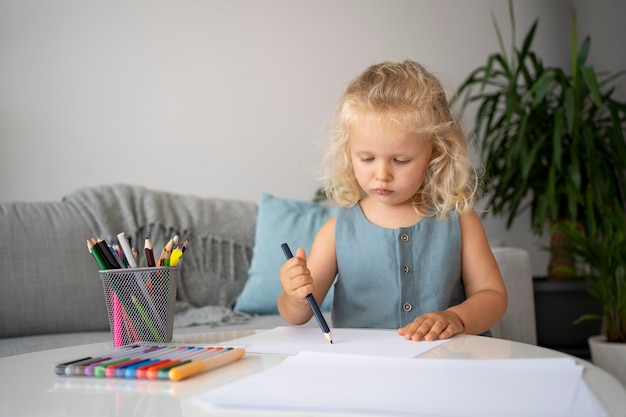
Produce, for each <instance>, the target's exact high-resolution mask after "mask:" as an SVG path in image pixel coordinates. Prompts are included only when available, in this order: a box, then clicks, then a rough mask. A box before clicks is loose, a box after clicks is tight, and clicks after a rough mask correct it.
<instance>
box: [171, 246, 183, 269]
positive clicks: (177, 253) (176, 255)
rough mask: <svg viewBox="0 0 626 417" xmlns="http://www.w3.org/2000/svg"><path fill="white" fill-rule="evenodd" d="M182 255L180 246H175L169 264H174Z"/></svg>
mask: <svg viewBox="0 0 626 417" xmlns="http://www.w3.org/2000/svg"><path fill="white" fill-rule="evenodd" d="M182 256H183V250H182V249H181V247H176V248H174V250H173V251H172V256H171V257H170V266H176V265H177V264H178V262H179V261H180V258H181V257H182Z"/></svg>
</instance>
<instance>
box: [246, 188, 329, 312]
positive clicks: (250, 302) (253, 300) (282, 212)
mask: <svg viewBox="0 0 626 417" xmlns="http://www.w3.org/2000/svg"><path fill="white" fill-rule="evenodd" d="M334 213H335V210H334V209H332V208H327V207H324V206H322V205H320V204H315V203H309V202H304V201H295V200H290V199H283V198H278V197H275V196H273V195H270V194H263V195H262V196H261V203H260V205H259V212H258V216H257V223H256V234H255V241H254V251H253V256H252V264H251V265H250V270H249V272H248V280H247V281H246V285H245V287H244V288H243V291H242V292H241V295H239V298H238V299H237V303H236V304H235V311H241V312H244V313H248V314H278V308H277V306H276V301H277V298H278V294H280V291H281V289H282V288H281V285H280V280H279V278H278V273H279V270H280V267H281V266H282V265H283V264H284V263H285V255H284V254H283V252H282V250H281V248H280V245H281V244H282V243H288V244H289V246H290V247H291V249H292V250H293V251H294V253H295V250H296V249H297V248H299V247H301V248H304V249H305V250H306V252H307V254H308V253H309V250H310V249H311V245H312V244H313V240H314V238H315V235H316V234H317V231H318V230H319V228H320V227H322V225H323V224H324V223H325V222H326V221H327V220H328V219H329V218H330V217H332V216H333V215H334ZM332 299H333V292H332V288H331V291H330V292H329V293H328V295H327V296H326V298H325V299H324V302H323V303H322V306H321V309H322V310H325V311H328V310H329V309H330V307H331V306H332Z"/></svg>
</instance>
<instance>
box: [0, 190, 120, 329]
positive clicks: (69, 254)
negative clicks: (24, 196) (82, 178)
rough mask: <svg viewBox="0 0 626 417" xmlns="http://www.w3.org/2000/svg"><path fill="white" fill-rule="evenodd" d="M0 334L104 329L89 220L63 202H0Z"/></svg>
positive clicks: (105, 322)
mask: <svg viewBox="0 0 626 417" xmlns="http://www.w3.org/2000/svg"><path fill="white" fill-rule="evenodd" d="M0 230H2V239H0V253H1V254H2V256H0V294H2V301H1V302H0V337H15V336H23V335H33V334H40V333H55V332H78V331H97V330H108V329H109V324H108V318H107V314H106V307H105V302H104V294H103V290H102V283H101V281H100V278H99V275H98V266H97V264H96V263H95V262H94V259H93V257H92V256H91V255H90V254H89V251H88V250H87V241H86V239H87V238H88V237H90V235H91V231H90V229H89V226H88V225H87V223H85V221H84V220H83V218H82V217H81V216H80V214H79V213H78V212H77V211H76V209H74V207H72V206H70V205H69V204H64V203H61V202H50V203H3V204H0Z"/></svg>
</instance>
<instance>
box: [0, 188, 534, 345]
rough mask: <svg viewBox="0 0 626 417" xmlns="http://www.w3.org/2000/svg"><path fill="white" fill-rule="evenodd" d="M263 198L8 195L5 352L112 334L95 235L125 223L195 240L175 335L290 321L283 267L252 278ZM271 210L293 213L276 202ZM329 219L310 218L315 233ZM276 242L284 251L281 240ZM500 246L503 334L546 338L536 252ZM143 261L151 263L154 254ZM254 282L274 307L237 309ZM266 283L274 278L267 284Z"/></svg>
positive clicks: (4, 208)
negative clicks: (27, 198) (32, 198)
mask: <svg viewBox="0 0 626 417" xmlns="http://www.w3.org/2000/svg"><path fill="white" fill-rule="evenodd" d="M262 201H266V200H262ZM273 201H274V203H276V202H280V203H281V204H282V203H283V201H281V200H280V199H275V200H273ZM260 204H261V203H256V202H247V201H235V200H226V199H219V198H201V197H196V196H190V195H177V194H173V193H167V192H161V191H155V190H149V189H146V188H143V187H137V186H129V185H121V184H116V185H110V186H99V187H91V188H85V189H82V190H78V191H77V192H75V193H72V194H71V195H68V196H66V197H64V198H63V200H62V201H58V202H37V203H34V202H32V203H21V202H14V203H0V236H1V237H2V238H1V239H0V253H1V254H2V256H0V294H1V296H2V301H0V356H8V355H15V354H21V353H27V352H32V351H37V350H43V349H51V348H57V347H64V346H71V345H77V344H83V343H91V342H97V341H111V339H112V337H111V332H110V327H109V321H108V317H107V313H106V305H105V298H104V295H103V288H102V283H101V281H100V276H99V274H98V269H99V268H98V265H97V263H96V262H95V260H94V258H93V257H92V255H91V254H90V253H89V252H88V249H87V243H86V240H87V239H88V238H90V237H101V238H103V239H105V240H107V241H108V242H112V241H115V240H116V235H117V233H119V232H122V231H123V232H125V234H126V236H128V237H129V238H130V239H131V241H132V242H139V243H140V244H139V245H137V246H139V247H141V248H142V246H143V244H142V242H143V241H144V239H145V237H146V236H150V239H151V240H152V241H153V242H154V244H155V253H156V252H157V251H159V252H160V248H159V249H157V248H158V247H159V245H163V244H164V243H165V242H167V240H169V238H171V237H172V236H173V235H175V234H178V235H180V236H181V238H183V239H187V238H188V239H189V240H190V242H191V244H190V247H189V249H188V251H187V252H185V256H184V258H183V262H182V265H181V268H180V278H179V282H178V286H177V302H176V320H175V322H174V323H175V324H174V339H175V340H176V339H177V338H181V337H182V338H183V339H184V336H185V335H191V334H194V333H203V332H211V331H216V330H219V331H229V330H248V329H269V328H274V327H276V326H285V325H287V324H286V323H285V322H284V321H283V320H282V319H281V318H280V317H279V316H278V315H277V314H275V310H272V308H273V306H272V305H271V304H272V303H274V298H273V297H274V296H275V294H274V293H275V292H276V291H278V289H277V288H279V287H277V286H278V285H279V284H278V283H277V278H276V275H275V274H277V272H276V273H273V274H272V273H269V275H273V276H271V277H264V278H263V279H267V281H258V280H257V278H258V277H255V278H254V281H255V282H252V281H253V279H252V278H250V279H249V274H250V273H251V266H252V264H253V259H254V257H253V255H254V254H255V251H256V253H257V255H258V256H261V254H260V252H261V250H260V249H259V246H257V247H256V249H255V240H256V244H257V245H260V244H261V243H263V242H261V241H260V240H258V236H259V233H260V231H259V230H258V228H257V226H258V225H257V216H258V214H259V205H260ZM294 204H300V203H294ZM302 204H311V203H302ZM292 208H293V207H292ZM265 211H266V213H268V214H275V215H278V216H283V218H285V222H288V221H289V220H288V219H287V218H288V217H289V216H285V215H284V214H282V213H275V211H276V210H270V208H269V206H268V208H266V209H265ZM292 212H294V213H296V217H294V218H293V219H292V220H293V221H297V222H299V223H302V221H301V219H300V218H299V217H297V216H301V215H302V207H301V206H297V207H296V210H295V211H294V210H292ZM279 220H280V219H279ZM309 220H310V219H309ZM322 220H323V219H322V218H321V217H320V218H317V220H316V222H317V223H316V222H311V221H309V223H308V226H309V229H310V232H311V233H312V231H313V230H314V229H315V228H316V227H317V225H318V224H319V222H320V221H322ZM264 227H265V228H266V233H268V232H267V231H268V230H269V232H270V233H272V232H274V231H276V233H277V234H280V230H279V229H277V228H276V227H274V226H271V225H269V226H268V225H265V226H264ZM290 227H291V226H289V225H288V224H287V228H290ZM268 228H269V229H268ZM291 228H292V227H291ZM311 233H309V234H311ZM274 237H275V238H277V239H278V241H280V240H281V239H282V236H274ZM303 244H306V243H302V242H294V245H295V246H300V245H303ZM272 250H273V251H274V252H276V253H277V254H278V255H277V256H279V257H282V253H280V250H279V248H278V247H276V248H272ZM494 253H495V254H496V259H497V261H498V264H499V265H500V268H501V270H502V271H503V274H504V276H505V280H506V281H507V287H508V288H509V296H510V298H511V301H510V304H509V310H508V312H507V315H506V316H505V318H504V319H503V320H502V321H501V323H499V324H498V326H496V328H494V329H493V333H494V336H496V337H503V338H509V339H512V340H519V341H523V342H528V343H536V336H535V323H534V304H533V299H532V277H531V273H530V264H529V261H528V255H527V253H526V252H525V251H522V250H520V249H515V248H494ZM263 257H264V258H265V257H266V256H265V255H263ZM278 259H280V258H278ZM276 262H282V259H280V260H276ZM141 264H142V265H144V266H145V259H144V257H142V262H141ZM265 275H268V273H265ZM259 282H261V284H259ZM263 282H267V284H264V283H263ZM253 284H254V285H255V286H256V287H255V288H254V293H253V294H256V293H259V294H260V295H259V297H261V296H263V297H266V298H268V301H266V304H267V303H269V304H270V308H269V309H268V308H260V307H259V308H258V311H255V308H256V307H254V308H250V307H247V310H246V308H237V309H234V308H233V307H236V306H237V302H238V298H239V297H240V296H241V294H242V292H244V291H245V290H246V288H245V287H246V285H250V286H252V285H253ZM259 285H264V286H267V287H271V288H268V291H266V294H261V293H262V292H263V291H260V290H259ZM250 292H252V290H250V291H249V293H250ZM254 296H256V295H252V296H251V295H250V294H248V295H247V297H248V298H250V297H254ZM252 301H253V302H255V301H256V300H254V299H252ZM311 322H312V323H311ZM311 322H310V323H309V325H315V322H314V321H313V320H312V321H311Z"/></svg>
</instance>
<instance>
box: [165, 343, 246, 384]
mask: <svg viewBox="0 0 626 417" xmlns="http://www.w3.org/2000/svg"><path fill="white" fill-rule="evenodd" d="M245 353H246V351H245V350H244V349H243V348H236V349H232V348H227V349H226V350H225V351H223V353H219V354H218V355H216V356H210V357H208V358H205V359H197V360H192V361H191V362H189V363H186V364H184V365H180V366H177V367H175V368H172V369H170V370H169V372H168V376H169V379H170V380H171V381H180V380H181V379H185V378H188V377H190V376H193V375H197V374H199V373H202V372H206V371H210V370H211V369H215V368H219V367H220V366H224V365H226V364H229V363H231V362H234V361H236V360H238V359H241V358H242V357H243V355H244V354H245Z"/></svg>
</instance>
